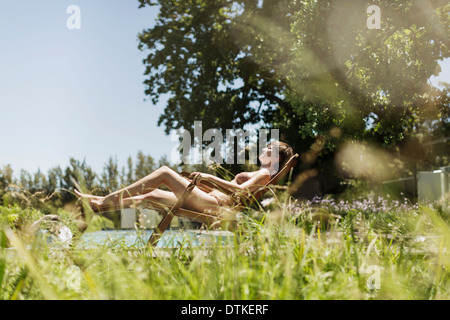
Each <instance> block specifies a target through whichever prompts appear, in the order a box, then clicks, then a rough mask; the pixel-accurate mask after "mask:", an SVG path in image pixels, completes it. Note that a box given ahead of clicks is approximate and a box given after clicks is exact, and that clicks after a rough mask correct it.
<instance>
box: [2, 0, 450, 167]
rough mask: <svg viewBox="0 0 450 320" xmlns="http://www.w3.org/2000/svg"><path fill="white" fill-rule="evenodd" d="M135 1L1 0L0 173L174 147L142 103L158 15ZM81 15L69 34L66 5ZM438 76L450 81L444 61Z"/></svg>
mask: <svg viewBox="0 0 450 320" xmlns="http://www.w3.org/2000/svg"><path fill="white" fill-rule="evenodd" d="M138 4H139V2H138V1H137V0H95V1H93V0H69V1H67V0H40V1H36V0H20V1H11V0H0V41H1V50H0V123H1V124H0V137H1V140H0V167H2V166H3V165H6V164H11V166H12V167H13V169H14V171H15V173H16V174H18V172H19V171H20V169H25V170H27V171H29V172H30V173H34V172H36V171H37V169H38V168H40V169H41V170H42V171H43V172H44V173H46V172H47V170H48V169H50V168H51V167H54V166H57V165H60V166H61V167H62V168H65V167H66V166H67V164H68V161H69V158H70V157H75V158H76V159H78V160H83V159H86V162H87V164H88V165H90V166H91V167H92V168H93V169H94V170H95V171H96V172H97V173H100V172H102V169H103V165H104V164H105V163H106V161H107V160H108V158H109V157H110V156H116V157H117V159H118V161H119V166H122V165H125V163H126V159H127V157H128V156H132V157H133V159H135V156H136V154H137V152H138V151H140V150H141V151H143V152H144V153H145V154H151V155H152V156H153V157H154V158H155V159H157V160H159V159H160V158H161V156H163V155H167V156H168V157H170V154H171V151H172V149H173V148H174V147H175V142H172V141H171V139H170V136H166V135H165V134H164V132H163V131H164V128H163V127H158V126H157V124H156V123H157V120H158V117H159V115H160V114H161V113H162V111H163V108H164V104H165V101H164V99H162V100H161V101H160V103H159V105H157V106H154V105H153V104H152V102H151V101H148V100H147V101H144V99H145V98H146V96H145V95H144V89H145V87H144V85H143V83H142V82H143V80H144V76H143V72H144V65H143V64H142V59H143V58H144V57H145V54H144V53H142V52H140V51H139V50H138V49H137V45H138V41H137V34H138V33H139V32H141V31H142V30H143V29H144V28H149V27H151V26H153V24H154V21H155V17H156V15H157V9H156V8H154V7H146V8H141V9H138ZM70 5H77V6H79V8H80V9H81V29H80V30H69V29H68V28H67V25H66V21H67V19H68V18H69V16H70V14H68V13H67V12H66V11H67V8H68V7H69V6H70ZM442 67H443V71H442V73H441V77H440V78H438V79H435V78H433V79H432V82H433V83H436V84H437V82H438V81H446V82H450V79H449V77H450V75H449V70H450V67H449V60H447V61H446V63H445V65H443V66H442Z"/></svg>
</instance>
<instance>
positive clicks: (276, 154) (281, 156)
mask: <svg viewBox="0 0 450 320" xmlns="http://www.w3.org/2000/svg"><path fill="white" fill-rule="evenodd" d="M293 155H294V151H293V150H292V148H291V147H290V146H289V145H288V144H287V143H284V142H281V141H274V142H271V143H269V145H268V146H267V147H266V148H264V149H263V150H262V153H261V155H260V156H259V160H260V161H261V164H263V165H270V166H271V167H272V168H275V170H276V172H275V173H274V174H276V173H278V171H279V170H280V169H281V168H283V166H284V165H285V164H286V162H288V161H289V159H290V158H291V157H292V156H293Z"/></svg>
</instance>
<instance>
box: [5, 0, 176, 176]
mask: <svg viewBox="0 0 450 320" xmlns="http://www.w3.org/2000/svg"><path fill="white" fill-rule="evenodd" d="M72 4H76V5H78V6H79V8H80V9H81V29H80V30H69V29H68V27H67V25H66V20H67V19H68V18H69V17H70V16H71V14H68V13H67V8H68V7H69V6H70V5H72ZM138 5H139V2H138V1H137V0H96V1H92V0H70V1H66V0H57V1H56V0H40V1H35V0H21V1H10V0H0V41H1V50H0V119H1V120H0V121H1V122H0V123H1V124H0V137H1V140H0V141H1V142H0V167H2V166H3V165H6V164H11V166H12V167H13V169H14V171H15V173H16V174H18V172H19V171H20V169H26V170H27V171H29V172H32V173H34V172H35V171H37V169H38V168H40V169H41V170H42V171H43V172H44V173H46V172H47V170H48V169H50V168H51V167H54V166H56V165H61V167H63V168H65V167H66V166H67V165H68V162H69V158H70V157H75V158H76V159H79V160H81V161H82V160H83V159H86V162H87V164H88V165H90V166H91V167H92V168H93V169H94V170H95V171H96V172H98V173H100V172H102V168H103V165H104V164H105V163H106V161H107V160H108V158H109V157H110V156H111V155H112V156H117V159H118V161H119V165H120V166H122V165H125V164H126V159H127V157H128V156H130V155H131V156H132V157H133V159H135V156H136V154H137V152H138V151H139V150H141V151H143V152H144V153H145V154H151V155H152V156H153V157H154V158H156V159H157V160H159V159H160V158H161V156H162V155H164V154H167V155H170V152H171V150H172V148H173V147H174V146H175V143H174V142H171V140H170V136H166V135H165V134H164V132H163V131H164V128H163V127H158V126H157V120H158V117H159V115H160V114H161V113H162V111H163V107H164V101H161V102H160V103H159V105H158V106H154V105H153V104H152V102H151V101H149V100H147V101H144V99H145V98H146V96H145V95H144V90H145V87H144V84H143V83H142V82H143V80H144V75H143V72H144V70H145V67H144V65H143V63H142V59H143V58H144V57H145V54H144V53H142V52H140V51H139V50H138V48H137V45H138V40H137V34H138V33H139V32H141V31H142V30H143V29H144V28H149V27H151V26H152V25H153V24H154V21H155V17H156V15H157V9H156V8H154V7H145V8H141V9H138Z"/></svg>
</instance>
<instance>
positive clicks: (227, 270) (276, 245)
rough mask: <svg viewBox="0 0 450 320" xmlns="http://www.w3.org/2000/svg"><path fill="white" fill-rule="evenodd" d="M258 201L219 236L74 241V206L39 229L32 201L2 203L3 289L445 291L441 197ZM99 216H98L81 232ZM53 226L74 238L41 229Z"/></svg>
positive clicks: (302, 293) (316, 293)
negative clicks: (221, 241)
mask: <svg viewBox="0 0 450 320" xmlns="http://www.w3.org/2000/svg"><path fill="white" fill-rule="evenodd" d="M264 205H265V207H263V206H259V207H258V208H253V209H248V210H247V211H246V212H244V213H243V214H241V215H239V217H238V219H237V220H238V221H237V226H236V228H235V229H234V230H233V231H232V233H233V235H234V236H233V237H232V240H231V241H230V243H229V244H228V245H226V246H219V245H209V246H191V245H190V244H189V243H180V245H179V246H178V247H176V248H172V249H167V250H161V249H159V250H157V249H154V248H152V247H148V246H146V245H145V241H143V242H142V243H141V244H140V245H134V246H129V245H128V246H127V245H125V244H124V243H120V242H118V243H116V244H115V245H99V246H96V247H93V248H89V249H86V248H80V247H79V246H77V243H79V241H81V239H82V234H83V233H82V232H80V231H79V226H78V225H77V222H76V220H75V219H74V216H73V214H72V213H70V212H68V211H64V210H62V209H60V210H58V213H57V215H58V216H59V221H57V222H54V221H48V222H46V223H42V224H41V225H40V228H39V230H40V231H39V230H36V228H34V230H33V228H32V223H33V222H35V221H37V220H38V219H40V218H42V217H43V216H44V215H43V213H42V212H40V211H39V210H37V209H32V208H20V207H18V206H9V207H8V206H3V207H0V213H1V215H0V217H1V218H0V219H1V220H0V225H1V226H2V227H1V232H0V235H1V237H0V244H1V249H0V299H11V300H16V299H19V300H22V299H23V300H35V299H39V300H40V299H51V300H56V299H88V300H92V299H94V300H98V299H118V300H121V299H127V300H129V299H131V300H138V299H163V300H172V299H177V300H198V299H202V300H203V299H205V300H228V299H237V300H260V299H262V300H272V299H277V300H288V299H289V300H291V299H302V300H303V299H304V300H312V299H342V300H349V299H351V300H353V299H357V300H366V299H377V300H378V299H420V300H429V299H438V300H447V299H449V298H450V273H449V269H450V254H449V252H448V248H450V246H449V245H450V231H449V223H450V201H449V199H443V200H442V201H440V202H435V203H427V204H419V205H418V204H412V203H410V202H409V201H407V200H405V201H399V200H389V199H385V198H381V197H378V198H376V199H371V198H366V199H362V198H361V199H355V200H352V201H349V200H333V199H325V200H324V199H315V200H313V201H303V202H299V201H295V200H294V199H292V198H291V197H289V196H287V195H286V194H283V193H281V194H277V196H274V197H272V198H270V199H269V200H266V201H265V202H264ZM102 225H104V224H103V223H102V220H101V219H100V218H99V217H97V216H95V217H93V219H92V220H91V222H90V224H89V227H88V228H87V230H85V231H84V232H85V233H86V232H92V231H95V230H98V229H100V228H101V226H102ZM61 226H65V227H68V228H69V229H70V230H71V233H72V234H73V238H72V239H71V241H70V243H68V242H58V241H53V242H49V241H48V240H47V238H46V237H43V236H42V235H43V234H44V235H51V234H57V231H58V230H57V229H58V228H59V229H60V228H61ZM55 230H56V231H55ZM43 231H45V232H46V233H43ZM136 232H139V230H137V231H136Z"/></svg>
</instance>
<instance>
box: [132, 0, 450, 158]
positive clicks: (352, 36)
mask: <svg viewBox="0 0 450 320" xmlns="http://www.w3.org/2000/svg"><path fill="white" fill-rule="evenodd" d="M140 5H141V6H142V7H143V6H146V5H157V6H159V9H160V13H159V16H158V18H157V21H156V24H155V26H154V27H152V28H150V29H146V30H143V31H142V32H141V33H140V34H139V35H138V38H139V41H140V42H139V48H140V49H141V50H143V51H145V52H146V53H148V55H147V57H146V58H145V59H144V60H143V63H144V65H145V68H146V69H145V75H146V80H145V85H146V91H145V93H146V94H147V95H148V96H149V97H151V99H152V100H153V102H155V103H156V102H157V101H158V99H159V98H160V96H161V95H164V94H167V95H169V99H168V102H167V105H166V107H165V110H164V113H163V114H162V115H161V116H160V119H159V123H158V124H159V125H164V126H165V130H166V132H167V133H169V132H170V131H171V130H173V129H178V128H184V129H190V130H192V129H193V124H194V121H195V120H202V121H203V127H204V128H218V129H222V130H223V129H226V128H244V127H245V126H246V125H249V124H258V125H261V126H267V127H274V128H279V129H280V131H281V137H282V139H283V140H285V141H286V142H288V143H290V144H291V145H293V146H294V149H295V150H296V151H297V152H300V153H305V152H308V151H311V148H313V147H314V148H316V149H317V150H319V151H320V152H316V153H320V154H321V156H322V157H324V158H327V157H329V156H331V155H332V154H333V151H334V150H335V148H336V147H337V140H338V139H361V140H364V141H370V142H373V143H376V144H377V145H379V146H383V147H392V146H398V145H399V144H401V142H402V141H404V140H405V139H408V137H409V136H411V135H413V134H415V133H417V132H419V131H421V130H422V131H421V132H423V127H424V126H426V121H428V122H429V123H431V122H433V119H434V120H439V119H441V118H442V117H444V116H445V115H447V120H446V121H447V124H448V108H449V106H448V99H447V100H446V98H445V97H446V96H447V97H448V90H442V91H439V90H436V89H434V88H432V87H431V85H430V84H429V83H428V79H429V78H430V77H431V76H432V75H437V74H438V73H439V72H440V69H439V61H440V60H442V59H444V58H448V57H449V48H448V31H449V10H450V5H448V4H447V1H441V0H427V1H422V0H420V1H419V0H394V1H392V0H372V1H360V0H351V1H349V0H345V1H344V0H319V1H309V0H303V1H300V0H296V1H291V0H289V1H285V0H276V1H275V0H259V1H258V0H237V1H226V0H183V1H181V0H164V1H150V0H140ZM372 5H376V6H377V8H379V9H380V10H379V12H378V14H379V15H378V16H375V17H373V16H372V15H373V13H372V12H371V11H370V10H368V9H369V7H370V6H372ZM370 19H378V20H379V21H378V23H379V28H371V27H370V26H369V22H370ZM368 20H369V21H368ZM445 101H447V104H446V105H445ZM440 103H444V105H440ZM439 110H440V111H439ZM446 110H447V111H446ZM430 117H431V118H430ZM433 117H434V118H433ZM430 121H431V122H430ZM428 127H429V126H428ZM444 127H445V126H444ZM420 128H422V129H420ZM442 128H443V127H442V126H441V129H442ZM447 129H448V126H447ZM447 134H448V131H447Z"/></svg>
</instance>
